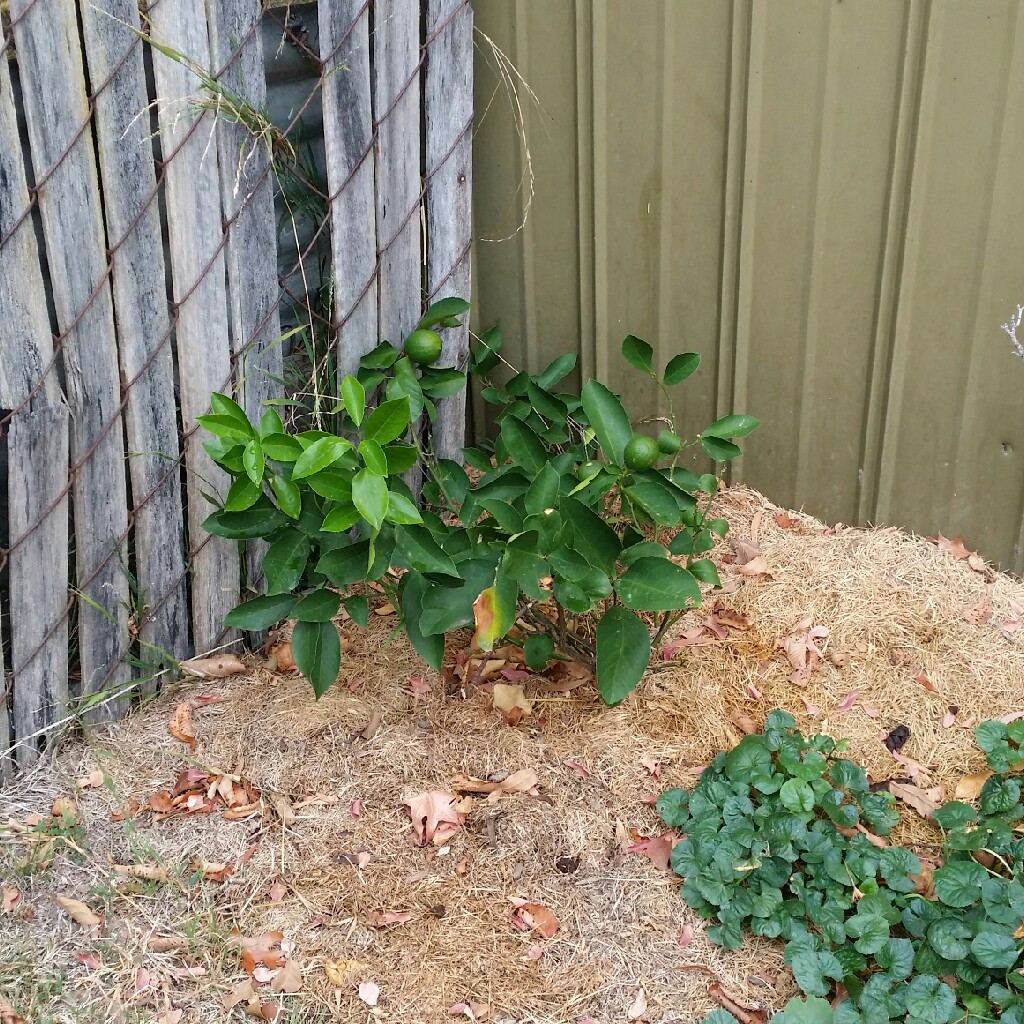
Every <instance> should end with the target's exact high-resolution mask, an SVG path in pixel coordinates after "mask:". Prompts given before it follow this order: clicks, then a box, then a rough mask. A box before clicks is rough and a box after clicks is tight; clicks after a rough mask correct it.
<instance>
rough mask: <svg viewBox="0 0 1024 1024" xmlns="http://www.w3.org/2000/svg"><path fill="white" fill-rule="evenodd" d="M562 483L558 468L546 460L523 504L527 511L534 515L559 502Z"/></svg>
mask: <svg viewBox="0 0 1024 1024" xmlns="http://www.w3.org/2000/svg"><path fill="white" fill-rule="evenodd" d="M560 484H561V477H559V475H558V472H557V470H555V468H554V467H553V466H552V465H551V463H550V462H546V463H545V464H544V465H543V466H541V469H540V472H539V473H538V474H537V476H536V477H535V478H534V481H533V483H532V484H530V489H529V490H528V491H527V492H526V497H525V498H524V499H523V504H524V506H525V508H526V511H527V513H529V514H531V515H534V514H537V513H540V512H543V511H544V510H545V509H549V508H553V507H554V506H555V505H557V504H558V489H559V486H560Z"/></svg>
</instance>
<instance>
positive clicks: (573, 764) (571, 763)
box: [562, 757, 592, 779]
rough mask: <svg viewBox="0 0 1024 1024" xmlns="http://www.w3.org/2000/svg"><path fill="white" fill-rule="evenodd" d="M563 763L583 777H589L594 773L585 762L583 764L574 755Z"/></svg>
mask: <svg viewBox="0 0 1024 1024" xmlns="http://www.w3.org/2000/svg"><path fill="white" fill-rule="evenodd" d="M562 764H564V765H565V767H566V768H569V769H571V770H572V771H574V772H575V773H576V774H577V775H578V776H579V777H580V778H581V779H589V778H590V776H591V774H592V773H591V771H590V769H589V768H588V767H587V766H586V765H585V764H581V763H580V762H579V761H577V760H576V759H575V758H573V757H567V758H566V759H565V760H564V761H563V762H562Z"/></svg>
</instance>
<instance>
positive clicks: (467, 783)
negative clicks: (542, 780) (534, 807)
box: [452, 768, 537, 804]
mask: <svg viewBox="0 0 1024 1024" xmlns="http://www.w3.org/2000/svg"><path fill="white" fill-rule="evenodd" d="M536 786H537V773H536V772H535V771H534V770H533V769H532V768H520V769H519V771H517V772H513V773H512V774H511V775H509V776H507V777H506V778H505V779H503V780H502V781H501V782H489V781H487V780H486V779H474V778H472V777H470V776H468V775H456V776H455V778H454V779H453V780H452V789H454V790H455V791H456V792H457V793H486V794H487V802H488V803H492V804H493V803H496V802H497V801H498V800H500V799H501V796H502V794H504V793H530V794H531V795H532V796H537V789H536Z"/></svg>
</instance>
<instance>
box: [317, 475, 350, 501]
mask: <svg viewBox="0 0 1024 1024" xmlns="http://www.w3.org/2000/svg"><path fill="white" fill-rule="evenodd" d="M306 486H307V487H308V488H309V489H310V490H311V491H312V492H313V493H314V494H319V495H320V497H321V498H328V499H330V500H331V501H340V502H346V503H347V502H350V501H351V500H352V476H351V473H350V472H348V471H346V470H334V469H322V470H321V471H320V472H319V473H314V474H313V475H312V476H308V477H306Z"/></svg>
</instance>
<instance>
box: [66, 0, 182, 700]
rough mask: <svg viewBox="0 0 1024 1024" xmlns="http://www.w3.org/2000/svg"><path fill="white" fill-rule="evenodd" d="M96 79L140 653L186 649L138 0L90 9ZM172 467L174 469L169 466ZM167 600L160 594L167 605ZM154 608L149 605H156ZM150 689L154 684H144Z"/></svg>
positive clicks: (104, 2)
mask: <svg viewBox="0 0 1024 1024" xmlns="http://www.w3.org/2000/svg"><path fill="white" fill-rule="evenodd" d="M82 27H83V30H84V35H85V42H86V60H87V64H88V71H89V77H90V79H91V80H92V82H94V83H99V82H103V81H106V80H107V79H108V78H109V85H108V86H107V87H106V88H105V89H103V90H102V91H101V92H100V93H99V95H98V96H97V97H96V112H95V121H94V123H95V130H96V143H97V149H98V152H99V165H100V180H101V182H102V185H103V209H104V214H105V218H106V225H107V237H108V244H109V248H110V251H111V264H112V283H113V289H114V307H115V310H116V319H117V333H118V343H119V353H120V359H121V372H122V375H123V377H124V380H125V382H126V383H127V384H128V389H127V395H126V407H125V420H126V426H127V439H128V470H129V473H130V479H131V485H132V504H133V505H134V507H135V523H134V527H135V529H134V544H135V564H136V567H137V568H136V578H137V580H138V592H137V594H136V611H137V613H138V616H139V623H138V626H139V636H140V639H141V641H142V649H141V651H140V658H141V660H142V661H143V662H144V663H146V664H149V665H153V666H154V667H163V661H164V659H163V654H162V652H166V653H167V654H170V655H171V656H172V657H175V658H184V657H186V656H187V652H188V644H189V637H188V604H187V601H186V596H185V579H184V575H185V551H184V547H183V544H184V523H183V520H182V513H181V495H180V489H179V486H178V480H177V474H176V473H175V472H173V463H174V461H175V460H177V459H179V458H180V456H181V447H180V442H179V439H178V428H177V420H176V414H175V409H174V367H173V364H172V356H171V344H170V336H169V335H170V330H171V324H170V314H169V310H168V307H167V293H166V290H165V285H164V273H165V270H164V250H163V241H162V239H161V236H160V216H159V212H158V210H157V204H156V202H155V196H156V170H155V168H154V166H153V147H152V142H151V141H150V138H149V119H148V118H147V117H144V116H142V117H140V116H139V111H142V110H144V109H145V108H146V107H147V105H148V103H149V97H148V95H147V91H146V74H145V69H144V67H143V46H144V43H143V41H142V39H141V38H140V37H139V36H138V35H137V34H136V32H135V31H132V29H135V30H138V29H140V27H141V26H140V22H139V11H138V4H136V3H134V2H133V0H97V2H96V3H95V4H85V5H83V7H82ZM169 470H171V471H170V472H169ZM158 602H160V603H159V604H158ZM151 607H152V608H154V610H152V611H151V610H150V608H151ZM142 685H143V688H144V690H145V691H146V692H148V693H152V692H154V690H155V683H154V682H143V684H142Z"/></svg>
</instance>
